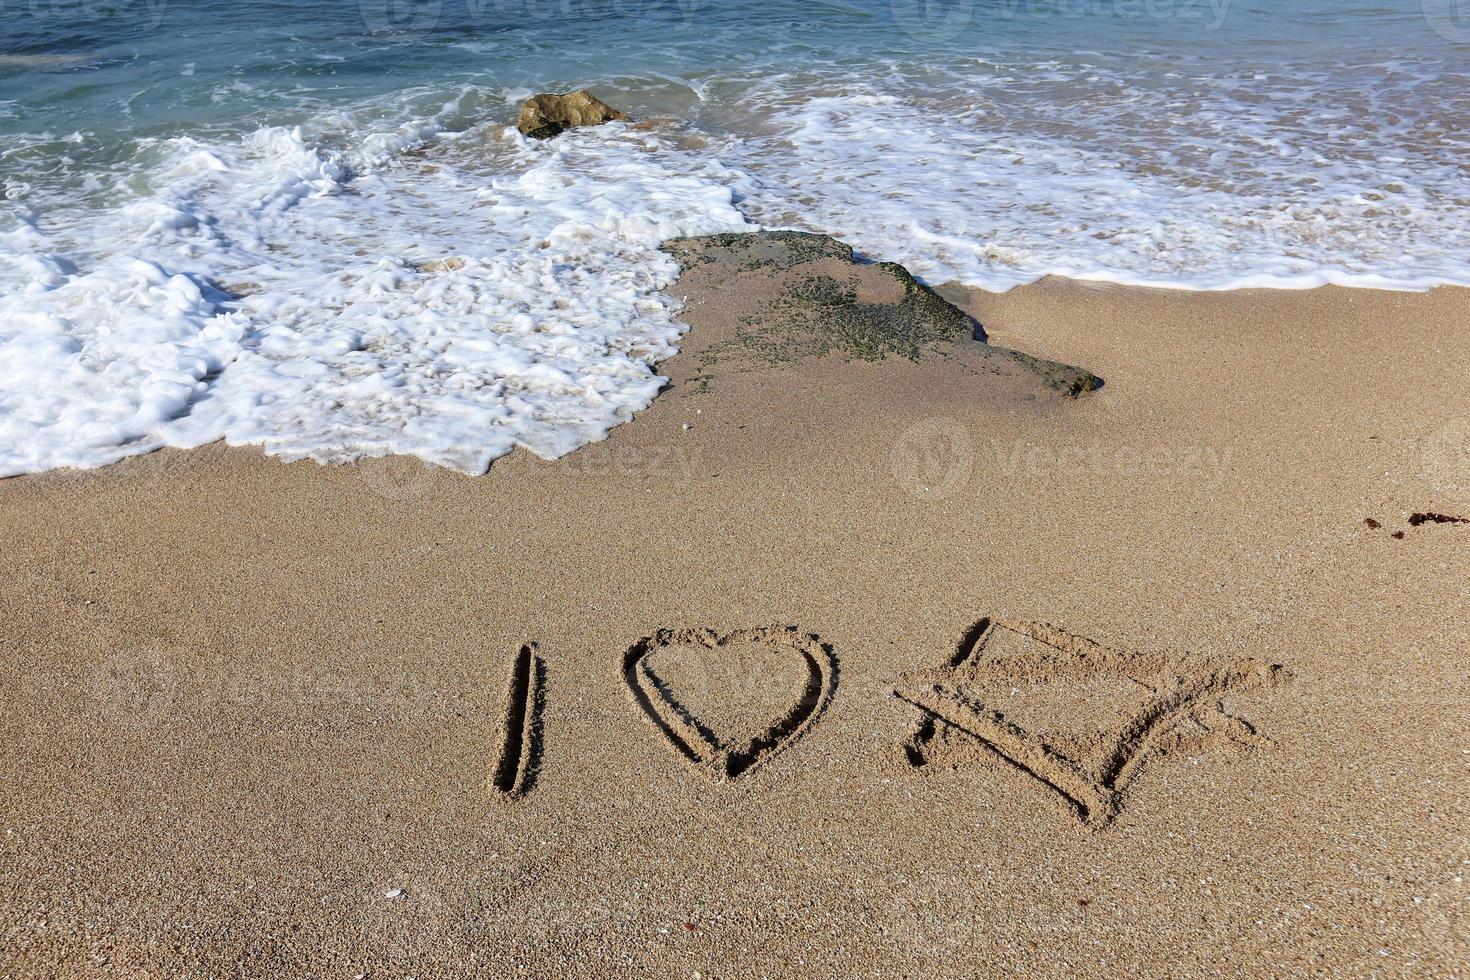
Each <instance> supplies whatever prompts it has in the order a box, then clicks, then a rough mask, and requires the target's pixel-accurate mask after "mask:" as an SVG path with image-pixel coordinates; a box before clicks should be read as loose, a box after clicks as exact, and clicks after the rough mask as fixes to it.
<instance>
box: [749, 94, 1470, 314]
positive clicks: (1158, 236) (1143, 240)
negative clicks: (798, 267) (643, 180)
mask: <svg viewBox="0 0 1470 980" xmlns="http://www.w3.org/2000/svg"><path fill="white" fill-rule="evenodd" d="M895 74H897V72H895ZM919 83H920V84H918V85H915V84H913V83H912V82H907V81H905V82H893V81H890V80H888V79H884V80H883V81H882V82H881V83H880V82H872V81H868V82H858V83H856V84H854V83H853V82H851V81H850V80H849V81H847V82H845V83H844V82H842V81H840V79H838V78H834V79H831V80H829V82H828V83H827V84H822V83H821V82H820V81H816V82H814V81H812V80H807V81H805V82H804V83H803V84H805V85H806V86H807V87H809V88H812V89H816V90H818V91H822V90H825V92H826V93H828V94H819V95H817V96H816V97H813V98H809V99H792V98H791V97H790V89H791V86H792V84H793V82H792V80H791V79H789V78H787V77H778V78H774V79H770V80H767V81H765V82H763V83H761V84H758V85H755V86H753V90H752V92H751V93H749V94H748V96H747V103H748V104H749V105H751V106H754V110H753V111H754V112H757V113H763V115H764V117H765V119H766V120H768V122H767V123H766V124H765V127H764V128H765V130H766V131H765V132H762V133H760V134H758V135H757V136H756V137H755V138H753V139H752V138H736V139H731V140H730V141H729V143H728V144H727V146H726V147H725V148H724V152H725V155H726V159H727V160H729V161H730V162H731V163H732V164H734V165H737V166H741V167H744V168H747V169H749V170H750V171H751V173H752V174H753V175H754V176H755V177H756V178H757V179H758V180H759V188H758V190H757V191H756V192H755V193H753V194H752V196H751V198H750V200H749V201H748V202H746V205H745V207H746V210H747V213H748V214H749V216H751V217H752V218H753V219H754V220H758V221H761V222H763V223H767V224H781V225H795V226H799V227H807V228H811V229H813V230H821V231H825V232H828V233H831V234H834V235H838V236H840V237H843V238H846V239H847V240H848V241H849V242H851V243H852V244H853V245H854V246H855V247H857V248H858V249H859V250H860V251H863V252H866V253H868V254H870V255H874V256H881V257H883V258H886V259H894V260H897V261H901V262H904V263H906V264H908V265H909V267H910V268H911V269H912V270H913V271H914V272H915V273H916V274H917V275H920V276H922V277H925V278H927V279H929V280H932V281H936V282H942V281H945V280H960V281H963V282H966V283H969V284H971V285H977V286H983V287H986V288H989V289H999V290H1004V289H1009V288H1011V287H1013V286H1016V285H1019V284H1022V283H1026V282H1031V281H1034V280H1036V279H1038V278H1040V277H1042V276H1045V275H1058V276H1070V277H1074V278H1079V279H1093V280H1104V281H1109V282H1117V283H1126V284H1132V285H1144V286H1160V287H1174V288H1187V289H1237V288H1246V287H1257V286H1269V287H1278V288H1293V289H1296V288H1310V287H1314V286H1321V285H1325V284H1328V283H1335V284H1340V285H1349V286H1365V287H1377V288H1394V289H1424V288H1428V287H1430V286H1434V285H1438V284H1445V283H1456V284H1470V253H1467V252H1466V251H1465V250H1464V249H1463V248H1456V247H1453V246H1450V245H1449V243H1452V242H1464V241H1466V240H1470V207H1467V205H1470V179H1467V177H1466V175H1465V172H1464V170H1463V166H1461V165H1459V164H1458V163H1456V162H1455V161H1456V160H1457V159H1464V158H1465V157H1466V156H1470V135H1467V133H1466V132H1465V131H1464V130H1463V127H1461V128H1459V129H1455V128H1451V127H1445V131H1443V132H1437V131H1435V130H1437V129H1438V127H1437V126H1436V127H1433V128H1431V127H1428V126H1426V125H1425V121H1424V120H1422V119H1418V118H1413V117H1399V116H1396V115H1395V114H1394V113H1393V112H1392V111H1391V106H1392V104H1393V101H1394V97H1395V96H1394V93H1395V90H1396V85H1395V84H1392V83H1386V82H1383V81H1382V80H1379V81H1378V82H1377V86H1378V88H1377V90H1376V91H1374V93H1373V97H1372V98H1371V99H1370V98H1368V97H1367V96H1362V97H1359V102H1360V103H1361V104H1360V105H1359V106H1357V107H1356V112H1355V110H1354V106H1352V105H1344V104H1342V99H1343V98H1346V97H1345V96H1342V95H1340V94H1338V95H1336V96H1334V97H1332V98H1329V97H1328V96H1327V95H1326V94H1325V90H1324V89H1322V88H1321V87H1320V85H1319V83H1318V80H1315V79H1311V78H1300V77H1298V78H1289V79H1273V80H1272V82H1271V85H1270V86H1267V90H1266V91H1264V92H1263V91H1248V92H1247V91H1239V90H1240V89H1244V88H1246V82H1244V81H1241V80H1232V79H1229V78H1218V77H1216V78H1210V79H1207V80H1199V79H1196V80H1193V81H1192V82H1186V81H1183V80H1181V81H1179V82H1178V83H1177V84H1174V85H1165V86H1159V87H1157V88H1156V89H1153V90H1146V89H1143V88H1141V87H1139V86H1137V85H1135V84H1133V83H1132V82H1131V81H1130V80H1129V79H1128V78H1126V77H1113V76H1110V75H1108V74H1107V73H1105V72H1101V71H1099V70H1092V69H1086V68H1085V67H1078V66H1075V65H1072V66H1058V67H1056V68H1054V69H1052V70H1047V69H1046V68H1045V66H1039V65H1038V66H1034V67H1033V69H1032V70H1031V71H1029V72H1027V73H1024V74H1023V73H1020V72H1016V73H1012V72H1009V71H1007V70H1006V69H1004V68H1000V67H998V66H994V65H987V66H984V70H981V67H980V66H976V67H975V68H974V69H973V71H972V72H970V73H965V72H958V73H951V72H948V71H941V70H939V69H937V68H936V69H934V70H933V71H932V72H931V74H930V75H929V76H928V77H926V78H922V79H920V80H919ZM1254 84H1256V85H1257V86H1260V85H1261V83H1259V82H1254ZM1397 87H1399V88H1402V89H1403V90H1404V92H1405V95H1404V98H1408V97H1409V94H1408V93H1410V92H1412V91H1414V89H1413V87H1412V85H1410V84H1408V83H1406V82H1402V81H1401V82H1399V83H1397ZM1365 123H1371V124H1372V125H1373V126H1374V127H1375V129H1374V131H1372V132H1367V131H1365ZM1455 146H1458V147H1459V149H1458V151H1456V152H1451V150H1452V148H1453V147H1455Z"/></svg>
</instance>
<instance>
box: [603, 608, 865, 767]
mask: <svg viewBox="0 0 1470 980" xmlns="http://www.w3.org/2000/svg"><path fill="white" fill-rule="evenodd" d="M623 677H624V680H625V681H626V682H627V684H628V690H629V692H630V693H631V694H632V696H633V700H634V702H635V703H636V704H637V705H638V707H639V709H640V710H641V711H642V713H643V715H644V717H646V718H647V719H648V721H649V723H650V724H652V725H653V727H654V728H655V729H656V730H657V731H658V732H659V733H660V734H662V735H663V736H664V737H665V738H666V739H668V741H669V744H670V745H672V746H673V748H674V750H675V752H677V753H678V754H679V755H680V756H681V757H682V758H684V759H686V760H687V761H689V762H690V763H692V764H694V765H695V766H697V767H698V768H699V769H700V770H701V771H702V772H704V774H705V775H706V776H708V777H709V778H711V779H713V780H715V781H716V782H722V781H725V780H729V779H735V778H736V777H738V776H740V775H742V774H744V773H747V772H749V771H751V770H752V769H755V768H756V767H758V766H760V765H761V764H763V763H765V762H766V761H768V760H769V759H771V758H772V757H773V756H775V755H776V754H777V753H778V752H780V751H782V750H783V749H785V748H786V747H787V746H789V745H791V744H792V743H793V742H795V741H796V740H797V739H798V738H800V737H801V736H802V735H804V734H805V733H806V732H807V731H808V730H809V729H810V728H811V727H812V725H813V724H815V723H816V721H817V719H818V718H820V717H821V715H822V713H823V712H824V711H826V709H827V706H828V704H829V703H830V702H831V699H832V692H833V690H834V687H835V684H836V678H837V661H836V659H835V658H834V657H833V656H832V652H831V649H830V648H829V647H827V646H826V645H825V644H823V643H822V641H821V640H820V639H819V638H818V637H816V636H814V635H812V634H808V633H801V632H799V631H798V630H797V628H796V627H794V626H789V627H781V626H772V627H766V628H763V629H749V630H736V631H734V632H731V633H727V634H725V635H724V636H720V635H719V634H717V633H716V632H715V631H714V630H709V629H685V630H672V629H661V630H659V631H658V632H657V633H655V634H653V635H652V636H647V637H644V638H643V639H641V640H639V641H638V642H637V643H635V644H633V646H632V647H630V648H629V649H628V651H627V653H626V654H624V657H623Z"/></svg>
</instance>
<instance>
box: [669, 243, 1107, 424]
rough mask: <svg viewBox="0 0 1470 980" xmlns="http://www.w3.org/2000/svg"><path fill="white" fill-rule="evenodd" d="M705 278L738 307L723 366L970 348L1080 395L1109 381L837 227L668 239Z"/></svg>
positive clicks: (717, 348)
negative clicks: (989, 328)
mask: <svg viewBox="0 0 1470 980" xmlns="http://www.w3.org/2000/svg"><path fill="white" fill-rule="evenodd" d="M663 249H664V251H666V252H668V253H669V254H670V255H672V256H673V257H674V259H675V260H676V261H678V262H679V264H680V266H681V267H682V268H683V275H682V276H681V278H680V283H681V284H686V285H687V284H689V283H691V282H696V283H698V284H699V285H700V286H701V287H702V288H703V289H705V290H713V291H714V292H716V293H717V294H719V295H720V296H721V297H722V302H723V303H724V304H725V308H726V309H728V310H734V311H738V314H739V324H740V326H739V328H738V329H737V330H736V331H735V332H734V335H733V336H731V337H729V338H727V339H725V340H722V341H721V342H720V343H717V344H715V345H713V346H711V347H710V348H709V349H707V350H705V351H704V352H703V355H702V356H703V360H704V363H705V364H706V365H707V366H709V365H716V364H721V363H724V364H726V365H730V364H732V363H734V364H744V365H750V366H755V365H760V364H782V363H790V362H793V361H797V360H801V359H803V358H808V357H824V356H828V355H838V356H841V357H845V358H847V359H849V360H868V361H878V360H882V359H883V358H885V357H890V356H898V357H903V358H907V359H909V360H912V361H918V360H920V359H921V358H923V357H925V356H951V355H956V354H959V353H963V354H965V355H966V356H968V357H970V358H973V359H975V360H977V361H978V362H983V363H985V364H986V366H987V368H988V369H992V370H1004V371H1006V372H1007V373H1010V372H1021V373H1026V374H1030V375H1033V376H1034V377H1036V378H1037V379H1038V380H1039V381H1041V382H1042V383H1043V384H1044V385H1045V386H1046V387H1048V388H1051V389H1053V390H1056V391H1060V392H1063V393H1065V394H1068V395H1072V396H1076V395H1079V394H1081V393H1083V392H1085V391H1091V390H1092V389H1094V388H1097V387H1098V386H1100V385H1101V384H1102V381H1101V379H1099V378H1097V377H1096V376H1095V375H1093V374H1091V373H1089V372H1087V371H1085V370H1083V369H1081V368H1076V367H1070V366H1068V365H1065V364H1058V363H1055V362H1053V361H1046V360H1042V359H1041V358H1037V357H1032V356H1030V355H1028V354H1022V353H1020V352H1018V351H1010V350H1005V349H1003V348H999V347H995V346H992V345H991V344H989V343H987V341H986V336H985V329H984V328H983V327H982V326H981V325H980V323H979V322H978V321H977V320H975V319H974V318H973V317H971V316H970V315H969V314H967V313H965V312H964V311H963V310H961V309H959V308H958V307H956V306H955V305H954V304H952V303H950V302H949V301H948V300H946V299H944V298H943V297H942V296H940V295H939V294H938V293H936V292H935V291H934V290H932V289H930V288H929V287H928V286H926V285H924V284H923V283H921V282H919V281H918V280H917V279H915V278H914V277H913V276H912V275H910V274H909V271H908V270H907V269H905V268H904V267H903V266H901V265H899V264H897V263H895V262H864V261H861V260H858V259H856V258H855V257H854V255H853V251H852V248H851V246H849V245H846V244H844V243H842V242H840V241H838V240H837V239H835V238H832V237H831V236H829V235H815V234H809V233H806V232H798V231H762V232H749V233H732V234H723V235H706V236H702V237H699V238H677V239H672V240H670V241H667V242H665V243H664V244H663Z"/></svg>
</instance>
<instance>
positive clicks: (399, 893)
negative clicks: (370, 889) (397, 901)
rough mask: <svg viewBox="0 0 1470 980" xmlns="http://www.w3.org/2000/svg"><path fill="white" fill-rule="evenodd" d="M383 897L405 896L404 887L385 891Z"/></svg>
mask: <svg viewBox="0 0 1470 980" xmlns="http://www.w3.org/2000/svg"><path fill="white" fill-rule="evenodd" d="M383 897H384V898H402V897H403V889H402V888H394V889H391V890H390V891H386V892H384V893H383Z"/></svg>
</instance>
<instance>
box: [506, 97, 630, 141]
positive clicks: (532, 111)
mask: <svg viewBox="0 0 1470 980" xmlns="http://www.w3.org/2000/svg"><path fill="white" fill-rule="evenodd" d="M627 118H628V114H627V113H625V112H621V111H619V110H617V109H614V108H613V107H612V106H610V105H608V104H607V103H606V102H603V101H602V100H601V99H599V98H597V96H595V95H593V94H592V93H591V92H588V91H586V90H585V89H583V90H580V91H576V92H568V93H566V94H565V95H553V94H551V93H548V92H543V93H541V94H540V95H533V96H531V97H530V98H529V99H527V100H526V101H525V102H523V103H521V116H520V119H518V120H517V121H516V128H517V129H519V130H520V131H521V132H522V133H525V134H526V135H527V136H529V137H531V138H532V139H538V140H544V139H551V138H552V137H553V136H557V135H559V134H561V133H563V132H565V131H566V130H568V129H573V128H575V127H577V126H600V125H601V124H603V123H607V122H612V121H613V120H615V119H627Z"/></svg>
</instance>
